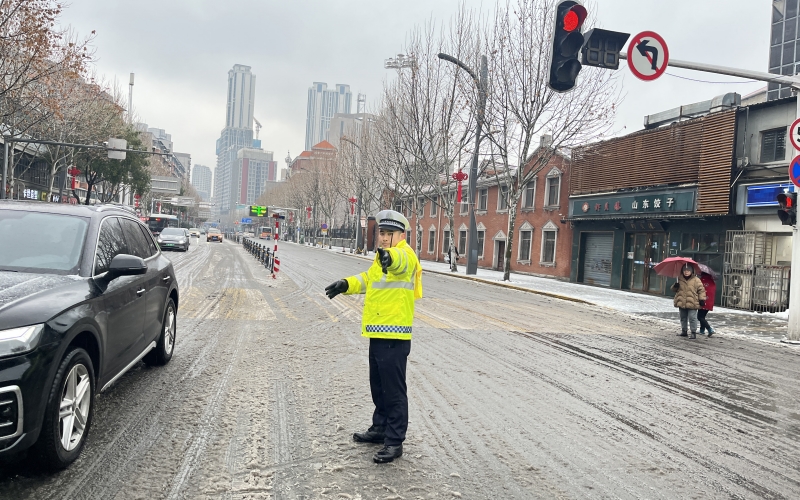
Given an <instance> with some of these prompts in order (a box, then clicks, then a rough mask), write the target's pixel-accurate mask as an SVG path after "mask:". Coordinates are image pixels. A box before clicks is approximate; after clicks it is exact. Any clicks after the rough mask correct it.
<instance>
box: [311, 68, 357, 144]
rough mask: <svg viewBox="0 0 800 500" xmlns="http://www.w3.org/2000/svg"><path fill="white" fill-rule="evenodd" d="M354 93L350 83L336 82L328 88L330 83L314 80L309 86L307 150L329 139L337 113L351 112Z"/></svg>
mask: <svg viewBox="0 0 800 500" xmlns="http://www.w3.org/2000/svg"><path fill="white" fill-rule="evenodd" d="M352 100H353V94H352V93H351V92H350V85H343V84H339V83H337V84H336V88H335V89H333V90H328V84H327V83H322V82H314V83H313V84H312V85H311V87H309V88H308V107H307V109H306V145H305V149H306V151H310V150H311V148H312V147H313V146H314V144H317V143H320V142H322V141H325V140H327V139H328V128H329V127H330V124H331V119H332V118H333V115H335V114H336V113H350V107H351V106H350V105H351V101H352Z"/></svg>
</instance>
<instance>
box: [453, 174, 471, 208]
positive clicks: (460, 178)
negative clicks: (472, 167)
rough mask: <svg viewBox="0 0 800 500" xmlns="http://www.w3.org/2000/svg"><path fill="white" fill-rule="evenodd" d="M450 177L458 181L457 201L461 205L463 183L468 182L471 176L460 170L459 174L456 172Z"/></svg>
mask: <svg viewBox="0 0 800 500" xmlns="http://www.w3.org/2000/svg"><path fill="white" fill-rule="evenodd" d="M450 177H452V178H453V180H456V181H458V200H457V201H458V202H459V203H461V183H462V182H463V181H465V180H467V179H468V178H469V176H468V175H467V174H466V173H465V172H462V171H461V170H459V171H458V172H455V173H454V174H453V175H451V176H450Z"/></svg>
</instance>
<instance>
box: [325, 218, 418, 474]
mask: <svg viewBox="0 0 800 500" xmlns="http://www.w3.org/2000/svg"><path fill="white" fill-rule="evenodd" d="M376 219H377V220H378V230H379V233H378V245H379V248H378V251H377V253H376V255H375V259H374V260H373V262H372V265H371V266H370V267H369V269H368V270H367V271H366V272H363V273H360V274H357V275H355V276H350V277H349V278H345V279H342V280H338V281H336V282H334V283H332V284H330V285H328V286H327V287H326V288H325V294H326V295H327V296H328V298H329V299H332V298H334V297H335V296H337V295H338V294H340V293H342V294H345V295H352V294H366V297H364V313H363V315H362V320H361V335H363V336H364V337H367V338H369V385H370V391H371V393H372V402H373V403H374V404H375V410H374V411H373V413H372V425H371V426H370V427H369V429H367V430H366V431H365V432H356V433H355V434H353V440H354V441H356V442H359V443H382V444H383V448H381V449H380V450H379V451H378V452H377V453H375V455H374V456H373V457H372V459H373V460H374V461H375V462H377V463H387V462H391V461H392V460H394V459H395V458H398V457H400V456H402V455H403V441H405V438H406V430H407V429H408V393H407V388H406V363H407V359H408V355H409V353H410V352H411V326H412V322H413V320H414V301H415V300H416V299H419V298H421V297H422V266H420V263H419V260H418V259H417V256H416V255H415V254H414V250H413V249H412V248H411V247H410V246H409V245H408V244H407V243H406V240H405V237H406V230H407V229H408V226H409V224H408V220H407V219H406V218H405V217H404V216H403V214H401V213H399V212H395V211H394V210H383V211H381V212H379V213H378V215H377V216H376Z"/></svg>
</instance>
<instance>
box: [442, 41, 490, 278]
mask: <svg viewBox="0 0 800 500" xmlns="http://www.w3.org/2000/svg"><path fill="white" fill-rule="evenodd" d="M438 57H439V59H442V60H445V61H448V62H451V63H453V64H455V65H457V66H458V67H459V68H461V69H463V70H464V71H466V72H467V73H469V76H471V77H472V80H473V81H474V82H475V85H477V86H478V109H477V115H478V116H477V122H478V123H477V125H476V130H475V151H473V152H472V166H471V167H470V169H469V249H468V251H467V274H478V227H477V225H476V224H475V187H476V183H477V180H478V150H479V149H480V145H481V128H482V127H483V121H484V119H485V115H484V113H485V110H486V84H487V79H488V73H489V68H488V63H487V61H486V56H481V75H480V78H478V75H476V74H475V72H474V71H472V69H470V68H469V67H468V66H467V65H466V64H464V63H463V62H461V61H459V60H458V59H456V58H455V57H453V56H451V55H448V54H445V53H442V52H440V53H439V54H438Z"/></svg>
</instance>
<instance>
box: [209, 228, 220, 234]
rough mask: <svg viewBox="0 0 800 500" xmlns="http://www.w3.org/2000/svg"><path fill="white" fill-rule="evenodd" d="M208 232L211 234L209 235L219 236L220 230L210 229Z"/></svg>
mask: <svg viewBox="0 0 800 500" xmlns="http://www.w3.org/2000/svg"><path fill="white" fill-rule="evenodd" d="M208 232H209V233H214V234H218V233H219V229H214V228H213V227H212V228H211V229H209V230H208Z"/></svg>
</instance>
